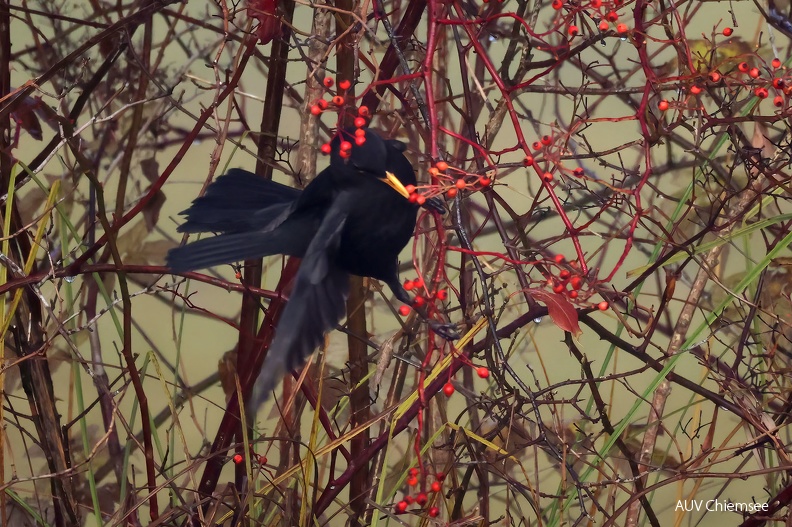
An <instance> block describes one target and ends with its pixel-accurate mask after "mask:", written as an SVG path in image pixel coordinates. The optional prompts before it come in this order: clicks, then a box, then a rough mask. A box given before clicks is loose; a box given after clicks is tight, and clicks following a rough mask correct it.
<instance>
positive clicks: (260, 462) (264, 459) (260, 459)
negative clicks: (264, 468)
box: [258, 456, 267, 465]
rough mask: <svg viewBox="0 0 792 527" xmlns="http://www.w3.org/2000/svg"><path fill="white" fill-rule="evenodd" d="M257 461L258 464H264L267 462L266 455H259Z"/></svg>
mask: <svg viewBox="0 0 792 527" xmlns="http://www.w3.org/2000/svg"><path fill="white" fill-rule="evenodd" d="M258 462H259V465H266V464H267V456H259V458H258Z"/></svg>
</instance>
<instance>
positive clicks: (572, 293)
mask: <svg viewBox="0 0 792 527" xmlns="http://www.w3.org/2000/svg"><path fill="white" fill-rule="evenodd" d="M567 294H568V295H569V298H571V299H573V300H574V299H575V298H577V297H578V292H577V291H574V290H573V291H570V292H569V293H567Z"/></svg>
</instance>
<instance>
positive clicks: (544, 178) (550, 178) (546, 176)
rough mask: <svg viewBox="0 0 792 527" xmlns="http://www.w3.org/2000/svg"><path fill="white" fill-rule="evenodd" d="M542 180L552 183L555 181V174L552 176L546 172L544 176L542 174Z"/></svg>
mask: <svg viewBox="0 0 792 527" xmlns="http://www.w3.org/2000/svg"><path fill="white" fill-rule="evenodd" d="M542 179H543V180H544V181H545V182H546V183H550V182H551V181H553V174H551V173H550V172H545V173H544V174H542Z"/></svg>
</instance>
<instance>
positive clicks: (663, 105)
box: [657, 99, 669, 112]
mask: <svg viewBox="0 0 792 527" xmlns="http://www.w3.org/2000/svg"><path fill="white" fill-rule="evenodd" d="M668 106H669V105H668V101H666V100H665V99H663V100H662V101H660V102H659V103H657V108H658V109H659V110H660V111H661V112H664V111H666V110H668Z"/></svg>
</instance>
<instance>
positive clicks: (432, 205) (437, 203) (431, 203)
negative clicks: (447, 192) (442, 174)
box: [423, 196, 448, 214]
mask: <svg viewBox="0 0 792 527" xmlns="http://www.w3.org/2000/svg"><path fill="white" fill-rule="evenodd" d="M423 208H425V209H427V210H431V211H432V212H437V213H438V214H445V213H446V212H448V210H447V209H446V206H445V204H444V203H443V200H442V199H440V198H438V197H436V196H435V197H434V198H429V199H427V200H426V202H425V203H424V204H423Z"/></svg>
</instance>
